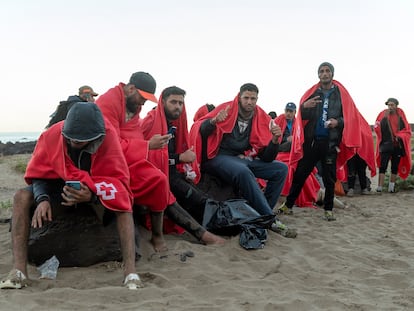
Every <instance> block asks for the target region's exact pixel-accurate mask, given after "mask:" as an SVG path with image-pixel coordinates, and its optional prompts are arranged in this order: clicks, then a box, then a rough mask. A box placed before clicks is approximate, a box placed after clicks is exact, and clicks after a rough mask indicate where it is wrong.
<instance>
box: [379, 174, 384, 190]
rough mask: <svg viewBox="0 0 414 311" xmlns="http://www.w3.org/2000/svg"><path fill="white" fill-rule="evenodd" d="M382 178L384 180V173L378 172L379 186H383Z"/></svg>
mask: <svg viewBox="0 0 414 311" xmlns="http://www.w3.org/2000/svg"><path fill="white" fill-rule="evenodd" d="M384 180H385V174H384V173H380V174H379V175H378V186H380V187H382V186H384Z"/></svg>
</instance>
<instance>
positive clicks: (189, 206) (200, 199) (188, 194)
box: [170, 170, 208, 223]
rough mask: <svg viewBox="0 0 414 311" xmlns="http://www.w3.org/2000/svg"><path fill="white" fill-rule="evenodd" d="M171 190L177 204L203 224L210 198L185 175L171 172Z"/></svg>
mask: <svg viewBox="0 0 414 311" xmlns="http://www.w3.org/2000/svg"><path fill="white" fill-rule="evenodd" d="M170 189H171V192H172V193H173V194H174V196H175V197H176V199H177V202H178V203H179V204H180V205H181V206H182V207H183V208H184V209H185V210H186V211H187V212H188V213H189V214H190V215H191V216H193V217H194V219H195V220H197V221H198V222H199V223H202V222H203V215H204V209H205V205H206V201H207V199H208V196H207V194H206V193H204V191H202V190H200V189H198V188H197V186H196V185H194V184H193V183H191V182H189V181H187V180H186V179H185V177H184V174H181V173H179V172H177V171H176V170H174V171H173V170H170Z"/></svg>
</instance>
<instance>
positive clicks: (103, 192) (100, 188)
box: [95, 181, 118, 200]
mask: <svg viewBox="0 0 414 311" xmlns="http://www.w3.org/2000/svg"><path fill="white" fill-rule="evenodd" d="M95 187H96V194H97V195H98V196H100V197H101V198H102V200H113V199H115V193H116V192H118V190H116V188H115V186H114V185H113V184H112V183H110V184H107V183H106V182H104V181H103V182H100V183H97V184H95Z"/></svg>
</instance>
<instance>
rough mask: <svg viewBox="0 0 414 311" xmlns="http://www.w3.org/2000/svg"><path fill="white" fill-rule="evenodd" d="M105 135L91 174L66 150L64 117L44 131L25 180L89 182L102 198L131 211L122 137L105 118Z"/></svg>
mask: <svg viewBox="0 0 414 311" xmlns="http://www.w3.org/2000/svg"><path fill="white" fill-rule="evenodd" d="M105 125H106V126H105V128H106V135H105V139H104V140H103V142H102V144H101V145H100V146H99V148H98V150H97V151H96V152H95V153H94V154H92V156H91V162H92V163H91V169H90V171H91V174H92V175H89V173H88V172H87V171H82V170H80V169H78V168H77V167H76V166H75V165H74V163H73V161H72V160H71V159H70V157H69V155H68V154H67V145H66V139H65V138H64V137H63V136H62V134H61V132H62V127H63V121H62V122H59V123H57V124H55V125H54V126H52V127H51V128H49V129H48V130H47V131H45V132H43V133H42V135H41V136H40V137H39V140H38V141H37V144H36V148H35V150H34V151H33V155H32V158H31V160H30V162H29V164H28V165H27V169H26V174H25V180H26V182H27V183H28V184H31V183H32V180H33V179H58V178H61V179H63V180H66V181H67V180H79V181H81V182H82V183H84V184H86V185H87V186H88V188H89V189H90V190H91V191H92V192H94V193H95V194H96V195H97V196H98V197H99V199H100V201H101V202H102V204H103V205H104V206H105V207H106V208H108V209H110V210H114V211H124V212H131V211H132V195H131V192H130V190H129V173H128V166H127V163H126V162H125V158H124V156H123V154H122V149H121V146H120V144H119V139H118V137H117V134H116V132H115V130H114V129H113V128H112V126H111V125H110V124H109V123H108V121H105Z"/></svg>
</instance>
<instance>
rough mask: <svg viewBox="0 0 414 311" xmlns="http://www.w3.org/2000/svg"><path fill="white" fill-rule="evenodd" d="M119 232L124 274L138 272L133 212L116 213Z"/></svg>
mask: <svg viewBox="0 0 414 311" xmlns="http://www.w3.org/2000/svg"><path fill="white" fill-rule="evenodd" d="M116 221H117V227H118V234H119V239H120V243H121V252H122V260H123V262H124V275H125V276H127V275H128V274H130V273H136V269H135V234H134V230H135V228H134V220H133V219H132V213H122V212H117V213H116Z"/></svg>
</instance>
